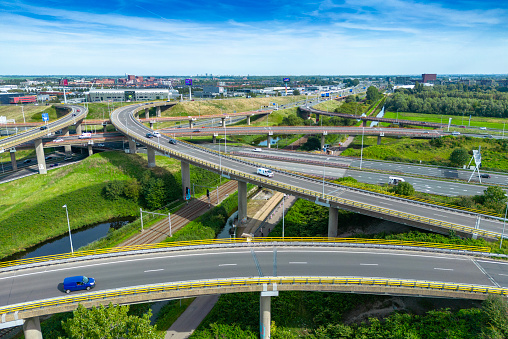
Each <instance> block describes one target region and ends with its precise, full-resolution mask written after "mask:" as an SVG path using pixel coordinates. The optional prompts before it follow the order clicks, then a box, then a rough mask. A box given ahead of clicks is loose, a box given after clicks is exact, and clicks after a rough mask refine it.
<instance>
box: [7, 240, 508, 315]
mask: <svg viewBox="0 0 508 339" xmlns="http://www.w3.org/2000/svg"><path fill="white" fill-rule="evenodd" d="M507 265H508V263H505V262H496V261H493V260H490V259H488V258H474V257H470V256H465V255H464V256H462V255H456V254H453V255H452V254H445V253H430V252H413V251H402V250H388V249H365V248H355V247H347V248H345V247H340V246H337V247H320V246H319V245H316V246H312V247H308V246H288V245H282V246H279V245H271V246H264V247H251V248H249V247H247V248H245V247H238V248H235V247H231V248H218V249H217V248H216V249H213V248H204V249H199V250H186V251H176V252H173V251H170V252H159V253H151V254H150V253H149V254H139V255H132V256H121V257H112V258H107V259H95V260H90V261H82V262H79V261H78V262H69V263H63V264H55V265H49V266H46V265H44V266H42V267H35V268H27V269H23V270H20V271H15V272H5V273H0V307H1V306H5V305H12V304H17V303H22V302H29V301H34V300H40V299H46V298H54V297H59V296H63V295H64V292H63V289H62V281H63V279H64V278H65V277H68V276H75V275H85V276H89V277H93V278H95V279H96V282H97V285H96V287H95V288H94V289H93V290H92V292H98V291H104V290H112V289H117V288H125V287H132V286H141V285H150V284H161V283H170V282H182V281H196V280H207V279H229V278H241V277H298V276H306V277H366V278H389V279H408V280H418V281H434V282H447V283H457V284H472V285H480V286H490V287H508V275H507V274H506V271H507V270H506V269H507ZM301 289H302V290H305V287H304V286H303V287H301ZM76 293H80V292H76ZM81 293H88V292H86V291H85V292H81ZM73 294H75V293H73ZM422 295H425V292H422ZM147 298H149V297H147Z"/></svg>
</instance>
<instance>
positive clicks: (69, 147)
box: [62, 127, 72, 153]
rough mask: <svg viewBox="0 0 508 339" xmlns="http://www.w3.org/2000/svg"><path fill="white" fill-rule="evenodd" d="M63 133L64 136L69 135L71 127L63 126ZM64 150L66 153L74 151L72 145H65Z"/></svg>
mask: <svg viewBox="0 0 508 339" xmlns="http://www.w3.org/2000/svg"><path fill="white" fill-rule="evenodd" d="M62 135H63V136H64V137H68V136H69V127H65V128H62ZM64 152H65V153H71V152H72V150H71V145H64Z"/></svg>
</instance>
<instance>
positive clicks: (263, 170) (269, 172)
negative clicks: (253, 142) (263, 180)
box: [258, 168, 273, 178]
mask: <svg viewBox="0 0 508 339" xmlns="http://www.w3.org/2000/svg"><path fill="white" fill-rule="evenodd" d="M258 174H259V175H263V176H265V177H268V178H271V177H273V172H272V170H269V169H268V168H258Z"/></svg>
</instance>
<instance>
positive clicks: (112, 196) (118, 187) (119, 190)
mask: <svg viewBox="0 0 508 339" xmlns="http://www.w3.org/2000/svg"><path fill="white" fill-rule="evenodd" d="M102 193H103V194H104V197H105V198H106V199H109V200H117V199H120V197H121V196H122V194H123V193H124V183H123V182H122V181H111V182H109V183H107V184H106V186H104V189H103V190H102Z"/></svg>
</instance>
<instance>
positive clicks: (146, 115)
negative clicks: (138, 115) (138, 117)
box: [145, 108, 150, 119]
mask: <svg viewBox="0 0 508 339" xmlns="http://www.w3.org/2000/svg"><path fill="white" fill-rule="evenodd" d="M145 118H146V119H148V118H150V108H145Z"/></svg>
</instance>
